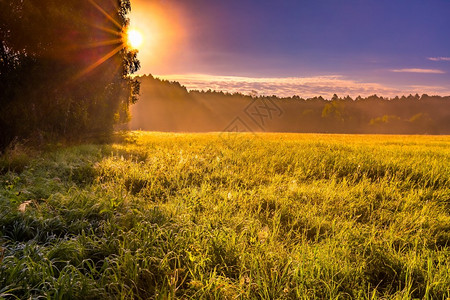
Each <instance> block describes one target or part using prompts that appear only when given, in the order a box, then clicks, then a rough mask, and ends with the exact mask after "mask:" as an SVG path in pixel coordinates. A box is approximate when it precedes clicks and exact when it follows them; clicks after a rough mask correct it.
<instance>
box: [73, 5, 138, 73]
mask: <svg viewBox="0 0 450 300" xmlns="http://www.w3.org/2000/svg"><path fill="white" fill-rule="evenodd" d="M89 2H90V3H91V4H92V5H93V7H95V9H96V10H97V11H99V12H100V13H101V14H102V15H103V16H104V17H106V20H107V23H108V24H109V25H110V26H107V25H106V26H105V24H103V26H102V25H99V24H90V25H91V26H92V27H94V28H96V29H99V30H100V31H102V32H104V33H107V34H110V35H113V36H114V37H113V38H111V39H100V40H97V41H94V42H91V43H89V44H85V45H81V46H80V48H85V49H88V48H100V47H110V48H109V49H108V48H105V53H104V54H103V55H102V56H101V57H100V58H98V56H97V58H94V59H93V61H94V62H93V63H92V64H90V65H89V66H87V67H86V68H85V69H83V70H82V71H80V72H79V73H78V74H76V75H75V76H74V78H73V79H74V80H77V79H79V78H81V77H83V76H85V75H87V74H89V73H90V72H92V71H93V70H94V69H96V68H97V67H99V66H101V65H102V64H104V63H105V62H106V61H108V60H109V59H111V58H112V57H114V56H115V55H116V54H117V53H119V52H120V51H124V50H125V51H131V52H135V51H138V48H139V47H140V46H141V45H142V42H143V36H142V34H141V33H140V32H139V31H138V30H137V29H130V28H129V26H126V27H124V26H122V25H121V24H120V23H119V22H118V21H117V20H116V19H115V18H114V17H113V16H111V15H110V14H109V13H108V12H106V11H105V10H104V9H103V8H102V7H101V6H100V5H98V4H97V3H96V2H95V1H94V0H89ZM100 36H101V35H100ZM114 46H115V47H114ZM113 47H114V48H113ZM118 67H120V66H118Z"/></svg>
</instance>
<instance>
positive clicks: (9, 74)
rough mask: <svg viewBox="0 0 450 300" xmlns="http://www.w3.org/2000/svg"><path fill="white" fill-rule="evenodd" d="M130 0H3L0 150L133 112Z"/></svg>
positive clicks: (96, 129)
mask: <svg viewBox="0 0 450 300" xmlns="http://www.w3.org/2000/svg"><path fill="white" fill-rule="evenodd" d="M130 9H131V6H130V2H129V0H95V1H94V0H82V1H80V0H65V1H59V0H0V128H1V140H0V150H1V149H2V148H4V147H5V146H6V145H7V144H9V143H10V142H11V140H12V139H14V138H15V137H17V138H21V139H23V138H38V139H47V138H50V139H61V138H64V139H68V140H73V139H79V138H83V137H86V136H98V135H104V134H106V133H109V132H111V130H112V129H113V125H114V123H117V122H121V121H122V122H123V121H126V120H127V119H128V108H129V105H130V104H131V103H133V102H135V101H136V100H137V98H136V97H137V95H138V93H139V83H138V82H137V81H135V80H133V79H131V78H130V77H129V75H130V74H131V73H133V72H135V71H136V70H138V69H139V61H138V60H137V57H136V54H137V53H136V52H135V51H130V50H129V49H127V48H126V47H124V41H123V33H124V31H125V29H126V27H127V25H128V22H129V21H128V19H127V17H126V15H127V13H128V12H129V11H130Z"/></svg>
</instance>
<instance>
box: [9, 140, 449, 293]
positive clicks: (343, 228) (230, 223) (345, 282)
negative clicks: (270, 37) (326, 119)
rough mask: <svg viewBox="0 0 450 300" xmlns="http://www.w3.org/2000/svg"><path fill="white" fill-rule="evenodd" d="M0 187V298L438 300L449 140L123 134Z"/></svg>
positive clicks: (24, 167)
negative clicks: (418, 299) (417, 299)
mask: <svg viewBox="0 0 450 300" xmlns="http://www.w3.org/2000/svg"><path fill="white" fill-rule="evenodd" d="M0 184H1V185H0V236H1V237H0V298H6V299H174V298H177V299H411V298H423V299H448V298H450V290H449V287H450V250H449V246H450V138H449V136H383V135H378V136H375V135H320V134H262V133H261V134H251V133H247V134H245V133H242V134H229V133H222V134H219V133H211V134H171V133H146V132H132V133H128V134H126V135H124V136H122V137H121V138H120V139H118V140H117V141H116V142H114V143H109V144H85V145H78V146H70V147H68V146H66V147H62V146H55V145H53V146H51V147H49V149H47V150H39V151H37V150H30V149H27V148H24V147H20V145H18V146H17V147H15V148H14V149H11V150H9V151H8V153H6V155H4V156H2V157H1V158H0Z"/></svg>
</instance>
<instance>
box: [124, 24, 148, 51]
mask: <svg viewBox="0 0 450 300" xmlns="http://www.w3.org/2000/svg"><path fill="white" fill-rule="evenodd" d="M126 42H127V46H128V47H129V48H131V49H133V50H139V47H141V46H142V43H143V42H144V37H143V36H142V34H141V32H140V31H139V30H137V29H133V28H130V29H128V30H127V33H126Z"/></svg>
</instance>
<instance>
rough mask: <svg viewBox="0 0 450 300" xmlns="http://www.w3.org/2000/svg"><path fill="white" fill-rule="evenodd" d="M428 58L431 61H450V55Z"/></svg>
mask: <svg viewBox="0 0 450 300" xmlns="http://www.w3.org/2000/svg"><path fill="white" fill-rule="evenodd" d="M428 60H431V61H450V57H442V56H440V57H428Z"/></svg>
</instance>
